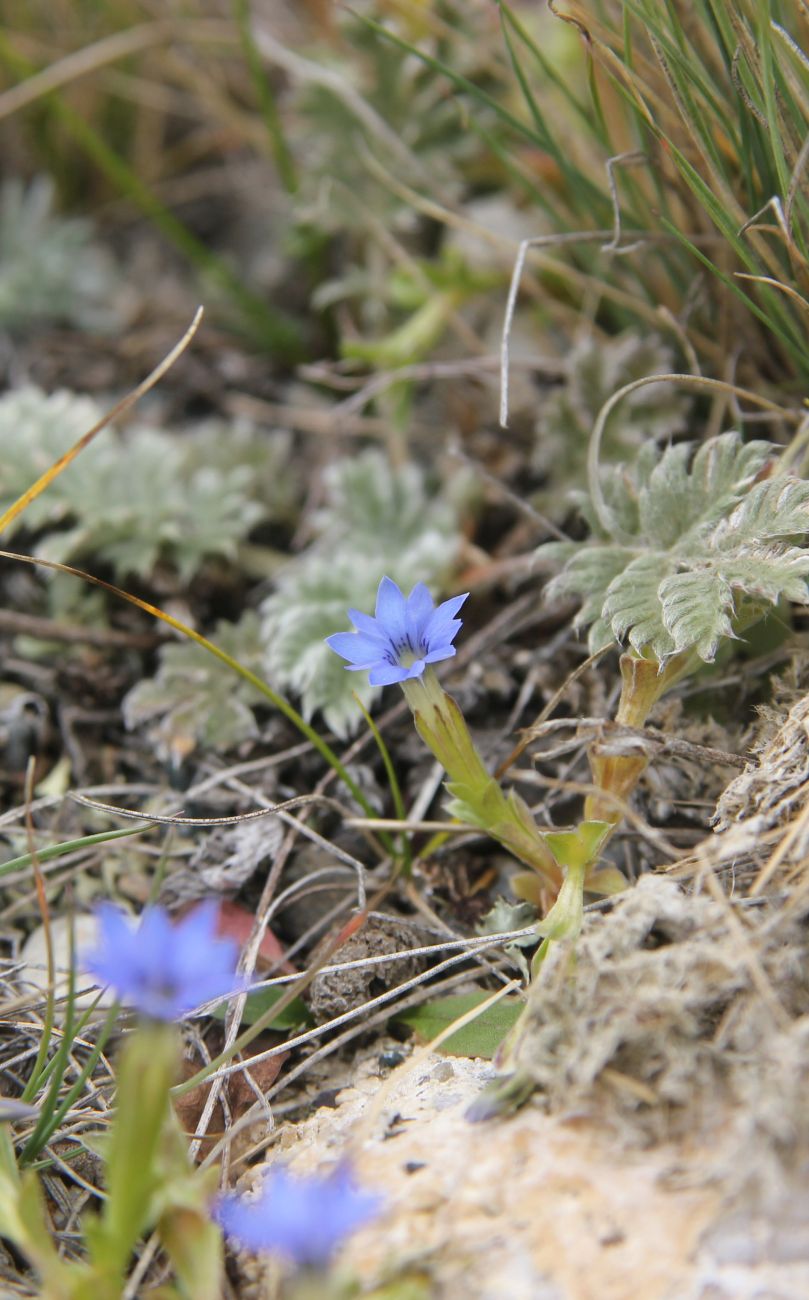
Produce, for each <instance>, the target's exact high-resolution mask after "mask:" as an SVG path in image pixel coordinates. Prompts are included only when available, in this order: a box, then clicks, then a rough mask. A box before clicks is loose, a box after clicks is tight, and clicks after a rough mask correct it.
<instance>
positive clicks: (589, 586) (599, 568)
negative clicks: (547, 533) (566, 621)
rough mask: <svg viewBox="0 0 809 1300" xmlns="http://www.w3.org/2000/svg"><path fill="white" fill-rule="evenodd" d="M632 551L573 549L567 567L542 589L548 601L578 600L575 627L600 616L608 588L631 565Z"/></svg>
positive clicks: (623, 547) (617, 548) (607, 548)
mask: <svg viewBox="0 0 809 1300" xmlns="http://www.w3.org/2000/svg"><path fill="white" fill-rule="evenodd" d="M634 555H635V552H634V551H631V550H629V549H628V547H625V546H587V545H586V544H585V543H579V544H578V545H576V548H575V551H574V552H573V554H572V555H571V556H570V559H569V560H568V562H567V564H566V565H565V567H564V568H563V570H562V572H561V573H560V574H558V575H557V577H555V578H552V579H551V581H550V582H549V583H548V585H547V586H546V588H545V595H546V596H547V598H548V599H549V600H555V599H556V598H557V597H558V596H567V595H573V596H581V597H583V598H584V600H585V606H586V608H585V607H583V608H582V609H581V611H580V612H579V615H578V619H577V621H578V623H579V624H580V625H581V624H586V623H588V622H589V621H590V619H591V617H592V618H594V617H596V616H597V615H600V614H601V610H602V607H603V604H604V600H605V598H606V595H607V588H608V587H609V585H610V583H611V582H612V581H613V579H614V578H616V577H617V576H618V574H619V573H623V571H624V569H625V568H626V566H627V564H630V563H631V562H632V559H633V557H634Z"/></svg>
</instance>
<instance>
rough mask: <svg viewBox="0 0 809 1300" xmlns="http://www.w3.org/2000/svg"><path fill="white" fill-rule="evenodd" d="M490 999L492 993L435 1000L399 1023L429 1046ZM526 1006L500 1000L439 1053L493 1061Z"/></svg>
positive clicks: (400, 1018)
mask: <svg viewBox="0 0 809 1300" xmlns="http://www.w3.org/2000/svg"><path fill="white" fill-rule="evenodd" d="M490 996H491V994H489V993H457V994H452V995H450V996H449V997H446V998H436V999H435V1000H434V1001H432V1002H426V1003H425V1004H424V1005H423V1006H421V1007H415V1008H414V1009H413V1010H412V1011H405V1012H403V1013H402V1015H400V1016H397V1017H396V1022H397V1023H398V1024H403V1025H407V1026H408V1027H409V1028H410V1029H413V1030H415V1032H416V1034H417V1035H418V1037H419V1038H420V1039H421V1040H422V1041H423V1042H427V1043H429V1042H431V1041H432V1039H433V1038H435V1037H436V1036H437V1035H438V1034H440V1033H441V1032H442V1030H444V1029H446V1028H447V1026H448V1025H451V1024H452V1022H453V1020H457V1019H458V1018H459V1017H460V1016H464V1015H466V1013H467V1012H468V1011H471V1010H472V1009H473V1008H474V1007H478V1006H480V1005H481V1003H482V1002H485V1001H486V999H487V998H488V997H490ZM524 1006H525V1003H524V1002H523V1001H522V999H521V998H510V997H507V998H501V999H500V1001H499V1002H496V1003H495V1004H494V1006H491V1007H489V1008H488V1009H487V1010H486V1011H483V1012H482V1013H481V1014H480V1015H479V1016H478V1018H477V1019H476V1020H473V1021H472V1023H471V1024H469V1025H466V1026H465V1027H464V1028H463V1029H459V1030H458V1032H457V1033H455V1034H451V1035H450V1036H449V1038H447V1039H445V1040H444V1042H443V1043H442V1044H441V1045H440V1047H439V1048H438V1051H440V1052H444V1053H445V1054H446V1055H448V1056H482V1057H485V1058H486V1059H487V1060H491V1058H492V1057H493V1056H494V1054H495V1052H496V1051H497V1049H498V1047H499V1046H500V1044H501V1042H502V1041H503V1039H504V1038H505V1036H506V1034H507V1033H508V1031H509V1030H510V1029H512V1028H513V1026H514V1025H515V1024H516V1023H517V1021H518V1020H519V1018H520V1014H521V1013H522V1010H523V1008H524Z"/></svg>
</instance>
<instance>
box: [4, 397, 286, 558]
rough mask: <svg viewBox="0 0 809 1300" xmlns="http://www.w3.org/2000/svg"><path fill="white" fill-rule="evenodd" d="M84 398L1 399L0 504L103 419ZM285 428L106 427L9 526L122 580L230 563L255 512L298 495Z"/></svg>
mask: <svg viewBox="0 0 809 1300" xmlns="http://www.w3.org/2000/svg"><path fill="white" fill-rule="evenodd" d="M101 415H102V408H101V407H100V406H99V405H98V404H97V403H96V402H94V401H92V400H91V399H90V398H87V397H81V396H79V395H77V394H75V393H71V392H67V391H61V392H57V393H53V394H50V395H48V394H46V393H44V392H42V391H41V390H40V389H38V388H34V387H24V388H19V389H16V390H14V391H12V392H10V393H7V394H6V395H5V396H4V397H2V398H0V446H2V448H3V456H2V458H1V459H0V509H4V508H5V507H7V506H9V505H10V504H11V503H12V502H13V501H14V500H16V498H17V497H18V496H19V495H20V494H21V493H22V492H24V491H25V490H26V489H27V488H28V487H30V486H31V484H32V483H33V482H34V481H35V480H36V479H37V478H38V477H39V476H40V475H41V474H42V473H43V472H44V471H45V470H46V469H47V468H48V467H49V466H50V465H52V464H53V463H54V461H55V460H57V459H58V457H59V456H61V455H62V454H63V453H64V452H65V451H66V450H67V449H68V448H69V447H70V446H71V445H72V444H73V443H74V442H75V441H76V440H77V439H78V438H79V437H80V436H81V435H82V434H83V433H85V432H86V431H87V430H88V429H90V428H92V426H93V425H94V424H95V423H96V422H97V421H98V420H99V419H100V418H101ZM288 460H289V444H288V439H287V438H286V435H282V434H278V435H275V436H274V437H267V436H266V435H264V434H259V433H258V432H257V431H255V430H254V429H252V428H251V427H250V426H248V425H246V424H243V423H242V424H240V423H238V422H237V423H234V424H232V425H228V426H225V425H222V424H218V423H217V424H216V426H215V427H214V426H213V425H211V424H206V425H204V426H202V427H201V428H200V427H197V429H196V430H195V429H189V430H187V431H186V432H185V433H183V434H178V433H174V432H171V433H170V432H167V431H166V430H163V429H158V428H153V427H150V426H148V425H143V424H141V425H134V426H130V427H128V428H127V429H126V431H125V432H124V433H118V432H117V430H115V429H114V428H107V429H104V430H103V432H102V433H100V434H99V435H98V437H97V438H96V439H95V441H94V442H93V443H92V444H91V445H90V446H89V447H88V448H87V450H86V451H84V452H83V453H82V455H81V456H80V457H79V458H78V459H77V460H76V461H74V462H73V464H71V465H69V466H68V467H67V469H65V470H64V471H63V472H62V473H61V474H60V475H59V476H58V478H56V479H55V480H54V482H53V483H52V484H51V485H50V487H49V488H48V490H47V492H44V493H42V494H41V495H40V496H39V497H37V498H36V500H34V501H32V502H31V504H30V506H28V507H27V509H26V511H25V513H24V515H23V516H22V517H21V518H20V520H19V522H18V523H17V524H13V525H12V526H11V529H10V531H11V532H13V531H14V530H15V528H18V527H24V528H26V529H27V530H29V531H30V530H33V531H36V532H40V533H43V534H44V536H43V537H42V538H41V539H40V541H39V542H38V544H37V553H38V554H39V555H42V556H43V557H44V558H46V559H50V560H58V561H60V562H62V563H65V562H68V561H71V562H73V561H76V560H79V559H81V557H82V556H85V555H88V556H92V557H93V559H94V560H95V559H96V558H97V559H99V560H101V561H102V562H104V563H106V564H109V565H111V566H112V568H113V570H114V571H115V574H116V576H117V577H118V578H119V580H121V581H125V580H126V579H127V577H129V576H131V575H133V574H135V575H137V576H140V577H148V576H149V574H150V573H151V572H152V571H153V570H154V567H155V565H156V564H157V563H158V561H162V562H165V563H169V564H171V565H172V566H173V567H174V568H176V570H177V572H178V574H179V576H180V577H181V578H182V579H183V580H184V581H187V580H188V579H190V578H191V577H192V576H193V575H194V574H195V573H196V572H197V571H198V570H199V568H200V566H201V565H202V563H203V562H204V560H206V559H207V558H209V557H211V556H221V557H224V558H227V559H235V558H236V553H237V547H238V544H239V542H241V541H242V540H243V539H244V538H245V537H246V536H247V534H248V532H249V531H250V529H251V528H252V527H253V526H254V525H255V524H256V523H258V522H259V521H260V520H265V519H268V518H272V517H277V515H278V514H279V513H280V512H282V511H283V510H288V508H289V501H290V499H294V491H293V488H292V480H291V476H290V470H289V468H288Z"/></svg>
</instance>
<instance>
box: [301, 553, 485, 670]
mask: <svg viewBox="0 0 809 1300" xmlns="http://www.w3.org/2000/svg"><path fill="white" fill-rule="evenodd" d="M468 595H469V592H465V593H464V595H463V596H453V597H452V599H451V600H445V601H444V603H443V604H442V605H439V606H438V608H437V609H436V607H435V605H434V604H433V598H432V596H431V595H430V593H429V591H428V590H427V588H426V587H425V585H424V583H423V582H417V583H416V585H415V587H414V588H413V590H412V591H411V593H410V595H409V596H407V597H405V595H404V594H403V592H401V591H400V590H399V588H398V587H397V586H396V583H395V582H394V581H393V580H392V579H391V578H383V579H382V581H381V582H380V584H379V591H378V592H377V596H376V616H375V617H374V618H371V616H370V614H363V613H361V612H360V610H358V609H350V610H349V611H348V617H349V618H350V619H351V622H352V623H353V624H354V626H355V628H356V629H357V630H356V632H336V633H335V634H334V636H329V637H326V644H327V645H329V646H331V648H332V650H334V651H336V653H337V654H338V655H340V657H341V658H342V659H347V660H348V663H347V665H346V667H347V668H348V671H349V672H352V673H358V672H366V671H367V672H368V674H369V676H368V680H369V682H370V683H371V685H372V686H388V685H390V683H391V682H406V681H410V680H412V679H413V678H414V677H421V675H422V674H423V672H424V669H425V668H426V666H427V664H434V663H438V661H439V660H441V659H450V658H451V657H452V655H454V654H455V646H454V645H453V644H452V642H453V641H454V640H455V637H456V635H457V633H458V630H459V629H460V627H461V620H460V619H459V618H456V617H455V615H456V614H457V612H458V610H459V609H460V608H461V605H462V604H463V603H464V601H465V600H466V597H467V596H468Z"/></svg>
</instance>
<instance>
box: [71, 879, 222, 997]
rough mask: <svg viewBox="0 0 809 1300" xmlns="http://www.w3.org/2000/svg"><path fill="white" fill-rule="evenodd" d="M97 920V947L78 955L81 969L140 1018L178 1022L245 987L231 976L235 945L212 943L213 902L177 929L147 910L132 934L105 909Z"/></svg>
mask: <svg viewBox="0 0 809 1300" xmlns="http://www.w3.org/2000/svg"><path fill="white" fill-rule="evenodd" d="M97 916H98V923H99V934H98V944H97V947H96V948H95V950H93V951H91V952H88V953H86V954H83V960H82V964H83V966H84V968H85V969H86V970H87V971H89V972H90V974H92V975H93V976H94V977H95V978H96V979H99V980H102V981H103V982H104V983H105V984H109V985H111V986H112V988H114V989H115V991H116V993H117V994H118V996H119V997H120V998H121V999H122V1000H123V1001H124V1002H127V1003H129V1004H131V1005H132V1006H134V1007H135V1008H136V1009H137V1010H138V1011H140V1012H142V1013H143V1014H144V1015H147V1016H153V1017H155V1018H156V1019H159V1020H178V1019H180V1018H181V1017H182V1016H183V1015H185V1014H187V1013H188V1012H189V1011H191V1010H193V1009H194V1008H195V1007H197V1006H200V1005H201V1004H202V1003H205V1002H210V1001H213V999H214V998H222V997H226V996H227V995H228V994H231V993H235V992H237V991H241V990H242V989H244V987H245V981H244V979H243V978H241V977H240V976H237V975H236V972H235V967H236V960H237V956H238V947H237V945H236V944H235V943H234V942H233V941H232V940H230V939H217V938H216V937H215V927H216V916H217V905H216V903H215V902H212V903H209V904H203V905H202V906H200V907H198V908H195V909H194V911H193V912H191V913H189V915H188V916H186V917H185V918H184V919H183V920H182V921H180V922H178V923H177V924H176V925H173V924H172V923H171V921H170V919H169V917H168V914H167V913H166V911H165V910H164V908H162V907H149V908H146V910H145V911H144V913H143V915H142V918H141V922H140V925H139V926H138V927H137V928H133V927H132V926H131V925H129V924H128V922H127V921H126V920H125V919H124V916H123V913H121V912H119V911H118V909H116V908H112V907H110V906H109V905H108V904H102V905H101V906H100V907H99V908H98V910H97Z"/></svg>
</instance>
